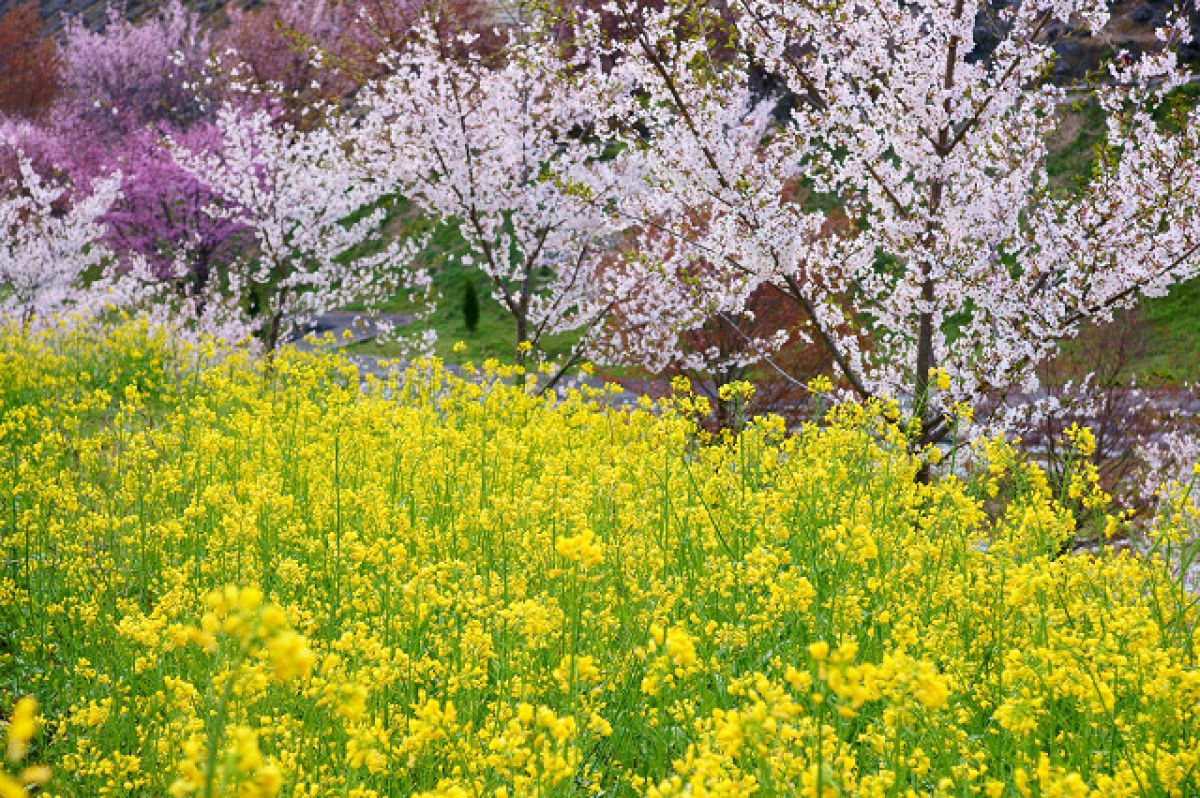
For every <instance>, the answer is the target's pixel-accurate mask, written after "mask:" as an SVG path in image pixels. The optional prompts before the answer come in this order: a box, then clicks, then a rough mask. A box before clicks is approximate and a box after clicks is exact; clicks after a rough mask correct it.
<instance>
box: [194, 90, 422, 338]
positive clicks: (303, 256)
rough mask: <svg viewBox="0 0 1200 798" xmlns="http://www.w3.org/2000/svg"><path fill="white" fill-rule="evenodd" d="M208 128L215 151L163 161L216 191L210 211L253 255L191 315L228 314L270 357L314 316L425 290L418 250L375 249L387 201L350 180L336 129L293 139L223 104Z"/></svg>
mask: <svg viewBox="0 0 1200 798" xmlns="http://www.w3.org/2000/svg"><path fill="white" fill-rule="evenodd" d="M215 124H216V127H217V130H218V131H219V132H220V136H221V143H220V146H219V147H216V148H214V149H213V150H211V151H201V152H196V151H193V150H189V149H187V148H186V147H183V146H181V145H179V144H175V145H174V146H173V150H172V152H173V153H174V156H175V159H176V162H177V163H178V165H179V167H180V168H181V169H183V170H184V171H185V172H186V173H188V174H189V175H191V176H193V177H194V178H196V179H197V180H200V181H203V182H204V183H205V184H206V185H207V186H209V187H210V188H211V190H212V191H213V193H214V196H215V197H216V199H215V201H214V203H213V204H212V205H211V206H210V208H209V209H208V212H209V213H211V214H212V215H213V216H214V217H215V218H217V219H220V220H223V221H225V222H227V223H229V224H233V225H236V226H237V227H239V228H241V229H243V230H244V231H245V232H246V234H247V235H248V236H249V237H250V239H251V241H252V250H251V251H250V252H248V253H247V254H245V255H243V256H242V257H240V258H238V259H237V260H235V261H234V262H233V263H232V264H230V265H229V266H228V268H227V269H225V270H224V272H223V274H221V275H219V276H216V277H214V278H213V279H211V280H209V281H207V283H206V284H205V285H204V286H202V287H199V290H200V291H201V292H202V293H203V294H204V296H205V297H207V298H204V299H203V300H198V299H197V298H196V297H189V298H188V301H187V303H186V305H187V306H188V307H190V308H208V307H210V306H211V307H218V306H219V307H223V308H226V309H235V310H237V311H238V312H240V313H241V315H242V319H243V321H244V329H245V330H247V331H249V332H251V333H252V334H253V335H254V336H255V337H256V338H257V340H258V341H259V342H261V344H262V345H263V346H264V347H265V348H266V349H267V351H268V352H270V351H274V350H275V349H276V348H277V347H278V346H279V345H280V344H281V343H283V342H285V341H286V340H288V338H289V337H293V336H295V335H296V334H298V333H299V332H301V331H302V330H304V329H305V327H306V325H307V324H308V323H310V322H311V321H312V320H313V319H314V317H315V316H317V315H318V314H320V313H322V312H325V311H328V310H333V309H338V308H342V307H345V306H347V305H351V304H361V305H364V306H366V307H368V308H370V307H372V306H374V305H377V304H378V303H380V302H383V301H385V300H387V299H390V298H391V297H392V296H394V295H395V293H396V292H397V291H398V290H400V289H401V288H405V289H408V290H410V291H412V292H413V293H414V294H418V295H422V294H424V292H426V291H428V288H429V278H428V275H427V274H426V273H425V272H424V271H422V270H420V269H418V268H416V267H415V266H414V258H415V255H416V253H417V252H418V251H419V249H420V246H421V243H420V242H418V241H407V240H393V241H391V242H388V241H385V240H384V239H383V237H382V231H381V222H382V221H383V218H384V215H385V211H384V209H383V208H382V207H380V201H381V200H382V199H383V198H384V196H383V194H382V193H381V192H380V191H379V190H378V189H377V188H376V187H375V186H374V185H373V184H371V183H369V182H367V181H363V180H361V179H359V174H360V170H359V168H358V167H357V166H356V164H355V163H354V161H353V160H352V158H351V156H350V155H348V154H347V152H346V150H345V148H344V142H345V141H346V139H347V137H348V134H347V133H346V132H345V131H341V132H335V131H334V130H333V129H331V128H329V127H326V126H322V127H317V128H314V129H312V130H306V131H301V130H297V129H296V128H294V127H292V126H291V125H289V124H287V123H282V122H276V121H275V120H274V119H273V118H272V116H271V114H269V113H267V112H265V111H253V112H249V111H245V110H239V109H237V108H235V107H233V106H229V105H226V106H224V107H222V108H221V109H220V110H219V112H218V113H217V119H216V122H215ZM185 279H188V280H192V277H191V276H186V277H185ZM193 282H194V280H193ZM185 294H186V292H185Z"/></svg>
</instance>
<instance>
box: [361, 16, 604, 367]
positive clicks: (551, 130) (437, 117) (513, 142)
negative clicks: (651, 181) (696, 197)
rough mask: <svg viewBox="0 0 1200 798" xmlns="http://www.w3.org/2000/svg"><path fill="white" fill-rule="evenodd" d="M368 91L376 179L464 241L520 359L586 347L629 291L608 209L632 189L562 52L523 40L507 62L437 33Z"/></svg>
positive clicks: (370, 161)
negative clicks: (576, 335) (569, 342)
mask: <svg viewBox="0 0 1200 798" xmlns="http://www.w3.org/2000/svg"><path fill="white" fill-rule="evenodd" d="M391 64H392V69H393V71H392V73H391V74H390V75H389V76H387V77H386V78H385V79H383V80H380V81H377V82H375V83H373V84H370V85H368V86H367V87H366V89H365V90H364V92H363V93H362V95H361V101H362V103H363V104H364V106H365V108H366V118H365V120H364V122H363V124H362V126H361V129H360V130H359V131H358V135H357V136H356V140H357V141H358V142H359V147H360V150H361V152H362V154H363V159H364V162H365V163H366V164H367V167H368V177H369V179H370V180H372V181H374V182H376V183H378V184H379V185H380V186H381V187H382V190H384V191H386V192H389V193H394V194H397V195H401V196H403V197H405V198H407V199H408V200H410V201H412V202H413V203H415V205H416V206H417V207H418V208H420V209H421V210H422V211H424V212H425V213H427V214H428V215H429V216H431V217H432V218H434V219H437V220H440V221H443V222H447V223H452V224H454V225H456V226H457V229H458V230H459V231H460V233H461V235H462V237H463V240H464V243H465V250H466V252H465V254H464V255H463V256H462V261H463V263H464V264H466V265H468V266H474V267H477V268H478V269H479V270H480V271H481V272H482V273H483V274H484V275H485V276H486V277H487V279H488V280H489V281H490V283H491V288H492V295H493V297H494V298H495V299H496V300H497V301H498V302H499V303H500V304H501V306H503V307H504V308H505V309H506V310H507V311H508V313H509V314H511V316H512V318H513V321H514V323H515V340H514V342H513V343H514V346H515V352H516V356H517V358H518V360H521V361H523V360H524V357H525V354H524V353H525V350H526V349H527V348H530V347H532V348H537V347H538V346H539V344H540V343H541V341H542V339H543V337H544V336H546V335H548V334H552V333H559V332H564V331H567V330H582V331H583V341H582V342H581V346H579V347H577V348H576V351H575V353H574V356H573V357H572V358H571V359H574V357H576V356H578V354H579V353H581V352H582V351H583V348H584V347H585V346H586V342H587V341H588V339H589V336H590V335H592V334H593V333H594V332H595V331H597V330H598V325H599V323H600V322H601V321H602V320H603V319H604V317H605V316H606V314H607V312H608V311H609V310H610V309H611V308H612V306H613V305H614V303H615V302H616V300H617V299H618V297H619V296H620V295H621V294H622V293H624V292H625V291H626V290H627V289H626V288H623V287H621V286H619V285H617V282H616V281H615V280H614V279H613V277H614V276H615V275H616V274H617V272H616V271H615V270H614V269H612V268H611V261H612V255H611V249H612V246H613V239H612V236H613V233H614V232H615V230H616V229H617V228H615V227H614V226H613V224H612V220H611V217H610V216H609V215H608V214H607V213H606V210H605V205H606V204H607V203H609V202H610V201H611V200H612V199H613V197H615V196H616V195H617V194H618V193H621V192H622V191H623V190H624V189H622V188H621V185H622V183H623V180H624V176H623V175H621V174H620V173H619V172H618V171H617V170H614V169H611V168H609V166H608V165H606V164H604V163H602V155H603V151H604V144H603V142H601V141H599V140H597V139H594V138H591V137H589V136H587V135H586V131H587V129H588V128H589V127H590V126H591V124H592V122H593V121H594V119H595V114H594V112H593V110H594V109H595V108H596V107H601V106H603V104H604V100H603V99H601V98H600V97H598V96H595V95H592V94H590V93H589V91H588V90H587V89H588V87H587V85H586V84H583V83H573V82H571V81H570V80H569V79H568V78H566V77H564V75H563V74H562V72H561V71H560V69H559V67H560V63H559V61H558V60H557V48H556V47H554V46H553V45H552V43H550V42H548V41H546V40H543V39H536V38H530V39H514V40H513V41H511V42H510V43H509V46H508V47H507V48H506V49H505V51H504V53H503V56H502V57H493V58H484V57H482V56H479V55H477V54H474V53H471V52H466V53H464V52H463V51H462V48H459V47H457V46H456V42H455V41H454V40H451V41H447V40H446V38H445V36H442V35H439V34H438V33H437V32H435V31H434V30H433V29H432V28H428V27H426V28H423V29H422V30H421V31H419V32H418V34H417V36H416V37H415V40H414V41H413V42H411V43H410V44H409V45H408V46H407V47H406V49H404V50H403V51H402V52H401V53H398V54H394V55H393V57H392V60H391Z"/></svg>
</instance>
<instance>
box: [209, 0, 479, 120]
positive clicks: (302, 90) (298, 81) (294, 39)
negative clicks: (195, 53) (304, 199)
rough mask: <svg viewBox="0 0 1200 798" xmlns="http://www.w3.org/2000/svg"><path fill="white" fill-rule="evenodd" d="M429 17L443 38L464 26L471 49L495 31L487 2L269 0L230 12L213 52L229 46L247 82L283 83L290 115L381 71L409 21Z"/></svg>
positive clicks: (406, 31) (279, 85)
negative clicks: (383, 56)
mask: <svg viewBox="0 0 1200 798" xmlns="http://www.w3.org/2000/svg"><path fill="white" fill-rule="evenodd" d="M423 18H424V19H430V20H433V21H434V23H435V25H436V26H437V28H438V30H439V32H441V33H443V34H444V35H445V38H446V39H447V40H450V39H451V38H453V37H454V36H456V35H457V34H459V33H463V32H470V33H473V34H475V35H476V36H477V37H478V38H477V39H476V40H475V42H474V43H473V44H472V48H473V49H475V50H483V51H492V50H494V49H496V48H497V47H498V46H499V37H498V36H497V35H496V34H495V32H494V31H493V30H492V26H493V22H494V19H493V15H492V13H491V12H490V11H489V10H488V4H487V2H486V0H360V2H350V1H349V0H321V1H320V2H316V3H313V2H311V1H310V0H272V1H271V2H268V3H266V4H264V5H263V6H261V7H259V8H257V9H256V10H253V11H241V10H236V9H234V10H231V11H230V12H229V20H230V25H229V27H228V28H227V29H226V31H225V32H224V34H223V36H222V41H221V43H220V46H219V47H218V48H217V49H218V50H221V51H224V50H233V51H235V52H236V54H237V61H238V62H239V65H240V66H241V67H242V68H243V69H244V70H248V72H249V74H248V75H244V77H248V78H249V81H250V82H251V83H254V84H257V85H259V86H272V87H276V88H278V89H282V92H281V94H282V98H283V99H284V102H285V106H286V110H287V111H289V112H291V113H290V114H289V116H291V117H293V118H292V120H291V121H293V122H301V121H302V120H301V119H300V118H299V116H298V114H299V112H300V111H302V110H304V109H306V108H309V107H311V106H312V104H313V103H314V102H320V101H328V100H337V99H340V98H343V97H346V96H348V95H350V94H351V93H353V92H354V90H355V89H357V88H358V86H360V85H361V84H362V83H363V82H364V81H365V80H367V79H369V78H372V77H375V76H377V75H378V74H379V73H380V71H381V64H380V61H379V57H380V55H381V54H383V53H386V52H390V51H394V50H399V49H402V48H403V46H404V42H405V40H406V38H407V37H408V35H409V33H410V32H411V30H412V28H413V26H414V25H415V24H417V22H418V21H419V20H421V19H423Z"/></svg>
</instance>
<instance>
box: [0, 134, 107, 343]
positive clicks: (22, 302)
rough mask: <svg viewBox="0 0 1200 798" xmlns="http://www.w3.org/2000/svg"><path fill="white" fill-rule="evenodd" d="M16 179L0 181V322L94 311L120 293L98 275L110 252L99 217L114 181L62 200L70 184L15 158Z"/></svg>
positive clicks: (27, 325)
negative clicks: (55, 180)
mask: <svg viewBox="0 0 1200 798" xmlns="http://www.w3.org/2000/svg"><path fill="white" fill-rule="evenodd" d="M18 158H19V164H20V168H19V171H20V179H19V180H16V181H6V182H5V183H0V233H2V234H3V235H2V237H0V319H3V320H5V321H8V322H13V323H17V324H20V325H21V326H23V327H25V328H27V329H28V328H30V327H31V326H34V325H36V324H39V323H42V322H44V321H46V320H48V319H51V318H53V317H55V316H58V315H60V314H66V313H78V314H81V315H94V314H95V313H97V312H99V311H101V310H103V309H104V307H105V306H106V305H108V304H110V303H115V302H117V301H118V298H117V297H116V296H115V295H114V294H113V293H112V292H111V291H110V288H111V287H112V284H111V283H110V282H109V281H107V280H105V279H102V275H101V274H100V267H101V266H102V265H103V264H104V263H105V261H106V260H108V259H109V258H110V257H111V252H110V251H109V250H108V249H107V248H106V247H105V246H104V243H103V236H104V227H103V225H102V224H101V223H100V218H101V217H102V216H103V215H104V214H105V213H106V212H107V211H108V209H109V207H110V206H111V205H112V203H113V200H114V199H115V198H116V197H117V193H118V186H119V179H118V178H109V179H106V180H103V181H99V182H98V183H97V184H96V185H95V186H94V187H93V190H92V193H91V194H90V195H88V196H86V197H83V198H79V199H77V200H75V201H74V202H71V203H67V202H66V197H67V195H68V186H67V185H65V184H59V183H52V182H48V181H46V180H44V179H43V178H42V177H41V176H40V175H39V174H38V173H37V171H36V170H35V169H34V168H33V166H32V164H31V163H30V162H29V160H28V159H26V158H24V157H23V156H18Z"/></svg>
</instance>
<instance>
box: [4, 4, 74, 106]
mask: <svg viewBox="0 0 1200 798" xmlns="http://www.w3.org/2000/svg"><path fill="white" fill-rule="evenodd" d="M59 69H60V62H59V58H58V49H57V47H55V44H54V40H53V39H52V38H50V37H49V36H46V35H45V32H44V31H43V29H42V18H41V15H40V14H39V13H38V4H37V3H36V2H33V0H30V1H29V2H27V3H22V4H21V5H19V6H17V7H15V8H13V9H12V10H11V11H9V12H8V13H7V14H5V15H4V16H3V17H0V113H5V114H10V115H13V116H25V117H29V118H33V117H37V116H39V115H40V114H41V113H42V112H43V111H45V110H46V109H47V108H49V107H50V105H51V103H53V102H54V99H55V97H57V96H58V91H59Z"/></svg>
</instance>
